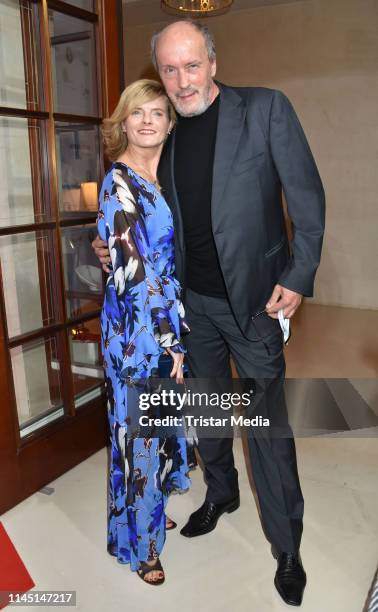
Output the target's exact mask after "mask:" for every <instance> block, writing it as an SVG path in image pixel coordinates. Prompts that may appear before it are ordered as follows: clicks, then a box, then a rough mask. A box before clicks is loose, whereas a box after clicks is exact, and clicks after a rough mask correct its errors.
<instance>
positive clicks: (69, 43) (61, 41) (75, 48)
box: [49, 11, 98, 116]
mask: <svg viewBox="0 0 378 612" xmlns="http://www.w3.org/2000/svg"><path fill="white" fill-rule="evenodd" d="M49 27H50V42H51V57H52V63H53V79H54V110H55V112H58V113H71V114H75V115H90V116H97V115H98V96H97V76H96V50H95V29H94V25H93V24H92V23H90V22H88V21H84V20H83V19H77V18H76V17H70V16H68V15H64V13H58V12H55V11H49Z"/></svg>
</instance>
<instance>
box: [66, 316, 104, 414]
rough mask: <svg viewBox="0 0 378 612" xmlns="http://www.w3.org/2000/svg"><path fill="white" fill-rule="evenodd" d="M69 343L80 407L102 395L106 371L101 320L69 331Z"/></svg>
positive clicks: (76, 400) (87, 322)
mask: <svg viewBox="0 0 378 612" xmlns="http://www.w3.org/2000/svg"><path fill="white" fill-rule="evenodd" d="M69 343H70V351H71V371H72V380H73V386H74V393H75V406H76V407H79V406H81V405H82V404H84V403H87V402H88V401H90V400H91V399H93V398H94V397H96V396H97V395H100V394H101V393H102V386H103V382H104V370H103V367H102V357H101V332H100V323H99V320H98V319H93V320H91V321H86V322H85V323H82V324H80V325H76V326H75V327H72V328H71V329H70V330H69Z"/></svg>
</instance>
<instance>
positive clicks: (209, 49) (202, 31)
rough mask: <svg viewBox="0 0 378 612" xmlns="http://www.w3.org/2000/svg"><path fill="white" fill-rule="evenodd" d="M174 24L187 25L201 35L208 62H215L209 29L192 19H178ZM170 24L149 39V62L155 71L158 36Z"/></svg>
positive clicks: (156, 68) (213, 41)
mask: <svg viewBox="0 0 378 612" xmlns="http://www.w3.org/2000/svg"><path fill="white" fill-rule="evenodd" d="M174 23H187V24H188V25H191V26H192V27H193V28H194V29H195V30H197V32H199V33H200V34H202V36H203V38H204V41H205V45H206V49H207V55H208V57H209V61H210V62H213V61H214V60H215V40H214V36H213V34H212V33H211V32H210V30H209V28H208V27H207V26H205V25H203V24H202V23H199V22H198V21H194V19H180V20H179V21H175V22H174ZM170 25H172V24H169V25H168V26H165V27H164V28H163V29H162V30H160V32H155V34H154V35H153V36H152V38H151V61H152V63H153V66H154V68H155V70H157V71H158V64H157V58H156V46H157V42H158V40H159V37H160V35H161V34H162V33H163V32H164V31H165V30H166V29H167V28H169V26H170Z"/></svg>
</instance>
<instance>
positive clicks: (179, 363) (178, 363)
mask: <svg viewBox="0 0 378 612" xmlns="http://www.w3.org/2000/svg"><path fill="white" fill-rule="evenodd" d="M166 351H167V353H168V354H169V355H170V356H171V357H172V359H173V368H172V371H171V373H170V377H171V378H174V377H176V383H177V384H178V385H182V384H184V353H174V352H173V351H171V349H170V348H167V349H166Z"/></svg>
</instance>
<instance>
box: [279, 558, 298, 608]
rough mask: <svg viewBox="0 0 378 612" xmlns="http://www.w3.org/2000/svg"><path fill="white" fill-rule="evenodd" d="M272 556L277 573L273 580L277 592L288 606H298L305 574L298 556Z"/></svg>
mask: <svg viewBox="0 0 378 612" xmlns="http://www.w3.org/2000/svg"><path fill="white" fill-rule="evenodd" d="M273 554H274V553H273ZM274 556H275V557H276V559H277V571H276V575H275V578H274V584H275V587H276V589H277V591H278V592H279V594H280V595H281V597H282V599H283V600H284V602H285V603H287V604H289V606H300V605H301V603H302V598H303V591H304V588H305V586H306V572H305V571H304V569H303V565H302V561H301V557H300V554H299V553H292V552H283V553H280V554H279V555H277V554H275V555H274Z"/></svg>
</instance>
